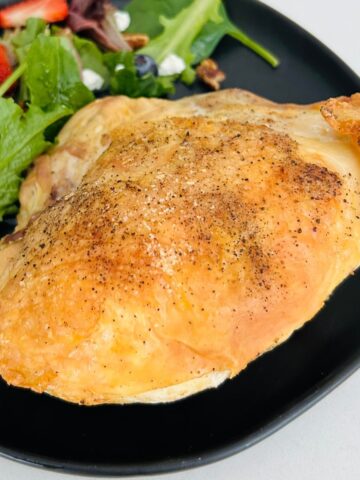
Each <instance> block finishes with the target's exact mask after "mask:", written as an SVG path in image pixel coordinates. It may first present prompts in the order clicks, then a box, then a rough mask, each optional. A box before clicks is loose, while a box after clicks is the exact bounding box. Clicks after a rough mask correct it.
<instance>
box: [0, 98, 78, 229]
mask: <svg viewBox="0 0 360 480" xmlns="http://www.w3.org/2000/svg"><path fill="white" fill-rule="evenodd" d="M71 113H72V111H71V110H70V109H68V108H66V107H63V106H57V107H55V108H54V109H53V110H51V111H48V112H44V111H42V110H41V109H40V108H39V107H36V106H30V108H29V110H28V111H27V112H26V113H24V112H23V111H22V109H21V108H20V107H19V106H18V105H17V104H16V103H15V102H14V101H13V100H12V99H7V100H5V99H4V98H0V220H2V218H3V216H4V215H5V214H8V213H14V212H15V211H16V205H14V203H15V202H16V201H17V199H18V192H19V186H20V183H21V181H22V177H21V174H22V172H23V171H24V170H25V169H26V168H27V167H28V166H29V165H30V164H31V162H32V160H33V159H34V158H35V157H36V156H37V155H39V154H40V153H42V152H43V151H44V150H45V149H46V148H47V147H48V146H49V145H50V144H49V142H46V141H45V139H44V134H43V132H44V130H45V129H46V128H47V127H48V126H49V125H51V124H53V123H54V122H56V121H57V120H59V119H60V118H63V117H65V116H68V115H70V114H71Z"/></svg>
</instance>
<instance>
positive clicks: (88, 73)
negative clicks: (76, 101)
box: [82, 68, 104, 90]
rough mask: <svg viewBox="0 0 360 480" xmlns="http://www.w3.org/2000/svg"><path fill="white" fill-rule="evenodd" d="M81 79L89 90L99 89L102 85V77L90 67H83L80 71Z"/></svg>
mask: <svg viewBox="0 0 360 480" xmlns="http://www.w3.org/2000/svg"><path fill="white" fill-rule="evenodd" d="M82 81H83V84H84V85H85V86H86V87H87V88H88V89H89V90H100V88H101V87H102V86H103V85H104V79H103V78H102V77H101V76H100V75H99V74H98V73H96V72H94V70H91V69H90V68H84V70H83V71H82Z"/></svg>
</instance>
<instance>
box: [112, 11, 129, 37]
mask: <svg viewBox="0 0 360 480" xmlns="http://www.w3.org/2000/svg"><path fill="white" fill-rule="evenodd" d="M114 19H115V22H116V26H117V28H118V29H119V31H120V32H125V30H127V29H128V28H129V25H130V23H131V18H130V15H129V14H128V12H120V11H119V10H117V11H116V12H115V13H114Z"/></svg>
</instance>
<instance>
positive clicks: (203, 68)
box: [196, 58, 226, 90]
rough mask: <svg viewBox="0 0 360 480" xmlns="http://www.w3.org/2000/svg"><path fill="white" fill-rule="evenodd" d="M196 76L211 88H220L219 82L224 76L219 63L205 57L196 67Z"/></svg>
mask: <svg viewBox="0 0 360 480" xmlns="http://www.w3.org/2000/svg"><path fill="white" fill-rule="evenodd" d="M196 73H197V76H198V77H199V78H200V79H201V80H202V81H203V82H204V83H206V85H209V87H211V88H212V89H213V90H220V83H221V82H223V81H224V80H225V78H226V75H225V73H224V72H223V71H222V70H220V69H219V65H218V64H217V63H216V62H215V61H214V60H212V59H211V58H206V59H205V60H203V61H202V62H201V63H200V65H199V66H198V67H197V68H196Z"/></svg>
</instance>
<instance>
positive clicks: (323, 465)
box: [0, 0, 360, 480]
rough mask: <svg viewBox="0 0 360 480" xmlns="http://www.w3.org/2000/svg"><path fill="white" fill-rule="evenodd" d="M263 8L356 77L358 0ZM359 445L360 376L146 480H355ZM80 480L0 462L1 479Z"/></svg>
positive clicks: (359, 472)
mask: <svg viewBox="0 0 360 480" xmlns="http://www.w3.org/2000/svg"><path fill="white" fill-rule="evenodd" d="M266 3H268V4H269V5H271V6H273V7H274V8H276V9H277V10H280V11H282V12H283V13H284V14H286V15H287V16H288V17H290V18H292V19H293V20H295V21H296V22H297V23H299V24H300V25H302V26H303V27H305V28H306V29H307V30H309V31H310V32H311V33H313V34H315V35H316V36H317V37H318V38H319V39H320V40H321V41H323V42H324V43H325V44H327V45H328V46H329V47H330V48H331V49H332V50H333V51H335V52H336V53H337V54H338V55H339V56H340V57H341V58H343V59H344V60H345V61H346V62H347V63H348V64H349V65H350V66H351V67H352V68H353V69H354V70H355V71H356V72H357V73H358V74H360V33H359V19H360V0H340V1H339V0H266ZM0 428H1V426H0ZM54 435H56V432H54ZM359 445H360V371H358V372H357V373H355V374H354V375H353V376H352V377H350V378H349V379H348V380H346V381H345V382H344V383H343V384H342V385H341V386H340V387H338V388H337V389H336V390H335V391H333V392H332V393H331V394H330V395H328V396H327V397H326V398H325V399H323V400H322V401H321V402H319V403H318V404H317V405H315V406H314V407H313V408H312V409H310V410H309V411H307V412H306V413H305V414H303V415H302V416H301V417H299V418H297V419H296V420H294V421H293V422H292V423H290V424H289V425H287V426H286V427H285V428H283V429H282V430H280V431H279V432H277V433H275V434H274V435H272V436H271V437H268V438H267V439H266V440H264V441H262V442H261V443H259V444H257V445H255V446H254V447H252V448H250V449H248V450H246V451H244V452H241V453H239V454H238V455H235V456H234V457H231V458H229V459H226V460H223V461H221V462H218V463H216V464H213V465H209V466H206V467H201V468H198V469H196V470H192V471H187V472H181V473H175V474H171V475H161V476H155V477H149V478H150V479H151V480H189V479H191V480H215V479H216V480H217V479H219V480H220V479H221V480H240V479H241V480H323V479H326V480H358V479H359V478H360V455H359ZM79 478H80V477H76V476H73V475H63V474H58V473H52V472H48V471H44V470H39V469H35V468H32V467H28V466H24V465H20V464H17V463H15V462H12V461H10V460H6V459H3V458H0V480H73V479H79ZM82 478H84V477H82ZM135 480H136V479H135Z"/></svg>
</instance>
